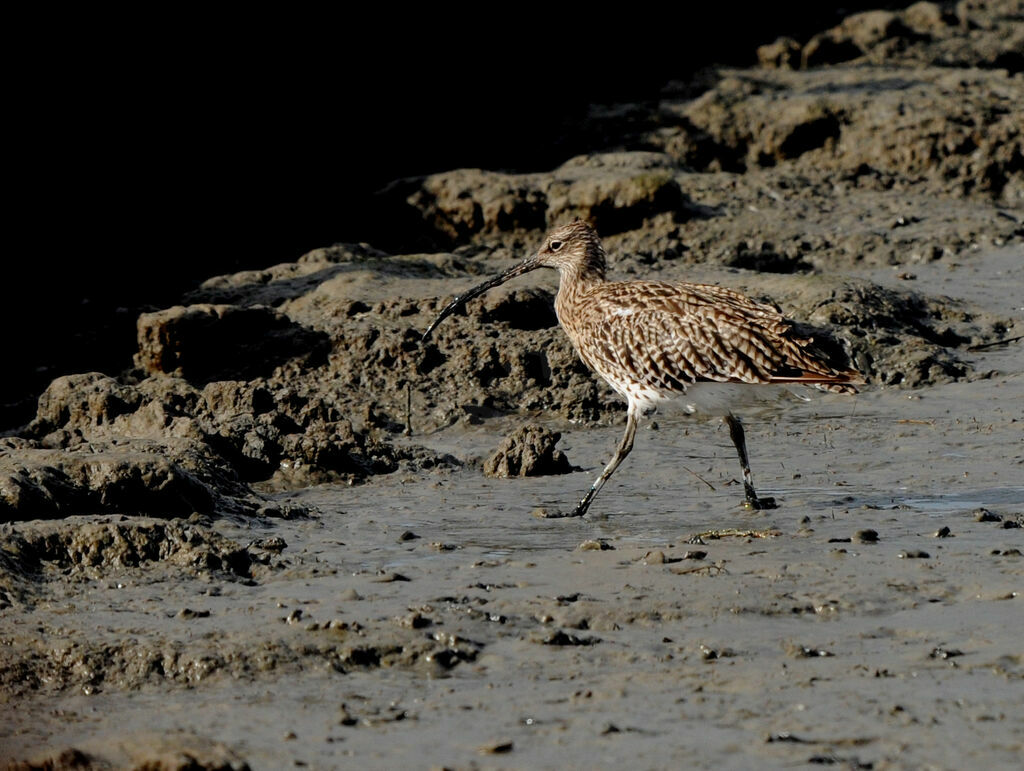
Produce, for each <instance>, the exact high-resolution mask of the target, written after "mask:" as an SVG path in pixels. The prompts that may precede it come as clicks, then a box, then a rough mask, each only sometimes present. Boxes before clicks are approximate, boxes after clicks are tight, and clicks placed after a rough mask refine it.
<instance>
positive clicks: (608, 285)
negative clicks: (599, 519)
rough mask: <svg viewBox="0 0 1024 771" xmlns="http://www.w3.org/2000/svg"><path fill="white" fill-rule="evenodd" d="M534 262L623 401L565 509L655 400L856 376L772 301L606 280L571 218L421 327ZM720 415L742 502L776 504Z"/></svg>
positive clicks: (700, 288) (739, 433)
mask: <svg viewBox="0 0 1024 771" xmlns="http://www.w3.org/2000/svg"><path fill="white" fill-rule="evenodd" d="M537 268H554V269H556V270H558V272H559V274H560V280H559V286H558V295H557V296H556V297H555V312H556V314H557V315H558V321H559V324H561V326H562V329H564V330H565V333H566V334H567V335H568V336H569V339H570V340H571V341H572V344H573V346H574V347H575V348H576V351H577V353H578V354H579V356H580V358H581V359H582V360H583V362H584V363H585V364H586V365H587V366H588V367H590V369H592V370H593V371H594V372H596V373H597V374H598V375H600V376H601V377H602V378H604V379H605V380H606V381H607V382H608V384H609V385H610V386H611V387H612V388H613V389H615V391H616V392H618V394H619V395H620V396H622V397H623V398H624V399H625V400H626V402H627V404H628V410H627V413H626V432H625V434H623V436H622V440H621V441H620V442H619V446H618V449H617V450H616V452H615V457H613V458H612V460H611V462H610V463H608V465H607V466H606V467H605V469H604V471H603V472H602V473H601V475H600V476H599V477H598V478H597V480H596V481H595V482H594V484H593V485H592V486H591V488H590V490H589V491H588V492H587V494H586V495H585V496H584V497H583V500H581V501H580V502H579V503H578V504H577V505H576V508H575V509H574V510H573V511H572V512H571V513H569V514H561V515H556V516H574V517H579V516H583V515H584V514H586V513H587V509H589V508H590V504H591V503H592V502H593V500H594V497H595V496H596V495H597V494H598V492H600V490H601V488H602V487H603V486H604V483H605V482H607V481H608V478H609V477H611V475H612V474H613V473H614V472H615V469H617V468H618V467H619V464H620V463H622V461H623V460H624V459H625V458H626V456H627V455H629V452H630V450H632V449H633V437H634V435H635V434H636V427H637V422H638V421H639V419H640V417H642V416H647V415H650V414H652V413H653V412H654V410H655V409H656V408H657V406H658V404H659V403H661V402H665V401H667V400H670V399H674V398H677V397H681V396H683V395H684V394H687V397H686V398H687V399H689V398H690V397H691V396H692V395H694V394H696V393H697V392H699V391H700V390H701V389H702V388H706V387H707V386H706V384H715V383H719V384H720V383H736V384H743V385H748V386H756V385H766V384H800V385H810V386H815V387H816V388H819V389H821V390H825V391H832V392H837V393H856V388H854V386H853V384H854V383H862V382H863V380H862V379H861V377H860V375H859V374H858V373H857V372H855V371H853V370H850V369H834V368H833V367H832V366H831V365H830V364H829V363H828V361H826V359H825V357H824V355H822V354H821V353H819V352H817V351H815V350H814V349H813V348H812V347H811V342H812V339H811V338H805V337H800V336H799V335H797V334H796V331H795V329H794V326H793V323H792V322H790V321H789V320H787V319H786V318H785V317H783V316H782V314H780V313H779V312H778V311H776V310H775V309H774V308H772V307H771V306H768V305H765V304H763V303H759V302H757V301H755V300H751V299H750V298H749V297H746V296H745V295H742V294H740V293H739V292H735V291H733V290H731V289H725V288H723V287H720V286H713V285H709V284H690V283H683V282H676V283H669V282H664V281H608V280H607V279H606V278H605V251H604V247H603V246H602V245H601V239H600V238H599V237H598V235H597V233H596V232H595V231H594V229H593V228H592V227H591V226H590V225H588V224H587V223H585V222H583V221H582V220H579V219H577V220H575V221H573V222H571V223H569V224H567V225H563V226H562V227H559V228H556V229H555V230H553V231H551V233H549V234H548V236H547V237H546V238H545V239H544V244H543V245H542V246H541V248H540V250H539V251H538V252H537V253H536V254H535V255H533V256H532V257H529V258H527V259H526V260H524V261H523V262H521V263H520V264H518V265H516V266H515V267H512V268H509V269H508V270H506V271H505V272H504V273H502V274H501V275H500V276H496V277H495V278H492V279H490V280H489V281H486V282H484V283H482V284H480V285H479V286H476V287H474V288H472V289H470V290H469V291H467V292H464V293H463V294H461V295H459V296H458V297H456V298H455V299H454V300H452V302H450V303H449V304H448V305H447V306H446V307H445V308H444V309H443V310H442V311H441V313H440V314H439V315H438V317H437V318H436V319H435V320H434V322H433V323H432V324H431V325H430V326H429V327H428V328H427V330H426V332H424V333H423V339H424V340H426V339H427V338H428V337H429V336H430V334H431V333H432V332H433V331H434V329H435V328H436V327H437V325H438V324H440V323H441V322H442V321H443V320H444V319H445V318H447V317H448V316H450V315H451V314H452V313H453V312H454V311H456V310H457V309H458V308H459V307H461V306H463V305H465V304H466V303H467V302H469V301H470V300H472V299H473V298H474V297H477V296H479V295H481V294H483V293H484V292H486V291H487V290H489V289H493V288H494V287H496V286H499V285H501V284H504V283H505V282H506V281H508V280H509V279H512V278H515V277H516V276H521V275H522V274H524V273H528V272H529V271H531V270H536V269H537ZM719 408H720V410H721V412H722V413H724V414H723V416H722V419H723V421H724V422H725V423H726V425H727V426H728V427H729V436H730V437H731V438H732V441H733V444H734V445H735V446H736V452H737V454H738V455H739V458H740V465H741V467H742V471H743V489H744V492H745V495H746V505H747V506H749V507H750V508H753V509H766V508H774V507H775V502H774V500H773V499H772V498H759V497H758V496H757V493H756V492H755V491H754V484H753V481H752V479H751V474H750V463H749V461H748V459H747V447H746V440H745V438H744V433H743V424H742V423H741V422H740V420H739V418H737V417H736V416H735V415H733V414H732V411H731V407H730V405H729V404H728V403H726V404H720V405H719Z"/></svg>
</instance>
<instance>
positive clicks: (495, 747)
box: [477, 742, 513, 755]
mask: <svg viewBox="0 0 1024 771" xmlns="http://www.w3.org/2000/svg"><path fill="white" fill-rule="evenodd" d="M512 746H513V745H512V742H496V743H494V744H485V745H483V746H482V747H480V748H479V749H478V750H477V752H479V753H480V754H481V755H500V754H504V753H506V752H512Z"/></svg>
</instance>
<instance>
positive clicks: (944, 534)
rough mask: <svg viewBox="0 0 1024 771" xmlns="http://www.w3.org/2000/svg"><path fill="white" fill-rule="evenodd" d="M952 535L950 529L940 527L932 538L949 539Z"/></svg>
mask: <svg viewBox="0 0 1024 771" xmlns="http://www.w3.org/2000/svg"><path fill="white" fill-rule="evenodd" d="M952 535H953V534H952V533H951V532H950V530H949V528H948V527H940V528H939V529H938V530H936V531H935V532H934V533H932V538H949V537H951V536H952Z"/></svg>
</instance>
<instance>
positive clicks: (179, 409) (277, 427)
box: [0, 373, 457, 518]
mask: <svg viewBox="0 0 1024 771" xmlns="http://www.w3.org/2000/svg"><path fill="white" fill-rule="evenodd" d="M327 374H328V375H329V373H327ZM349 410H350V405H349V404H346V403H344V402H343V401H342V400H341V399H340V398H339V396H338V395H337V394H336V393H335V392H334V391H333V389H332V388H324V384H321V383H318V382H316V381H308V382H307V381H302V380H297V379H295V378H294V376H289V377H287V378H285V379H284V381H283V382H281V381H273V380H272V381H264V380H259V379H257V380H253V381H239V380H218V381H213V382H210V383H207V384H206V385H205V386H204V387H203V388H202V389H201V390H200V389H198V388H197V387H196V386H194V385H192V384H190V383H189V382H188V381H186V380H185V379H183V378H178V377H170V376H159V377H152V378H147V379H145V380H142V381H140V382H137V383H124V382H120V381H118V380H116V379H114V378H111V377H108V376H105V375H102V374H100V373H85V374H81V375H69V376H66V377H62V378H58V379H57V380H55V381H54V382H53V384H52V385H51V386H50V388H49V389H47V391H46V392H45V393H44V394H43V396H42V397H41V398H40V402H39V411H38V414H37V417H36V419H35V420H34V421H33V422H32V424H30V426H29V431H28V434H29V436H30V437H37V439H36V440H35V444H36V445H38V446H39V447H41V448H45V449H46V451H47V452H43V450H35V451H32V450H21V451H17V452H15V451H14V450H11V451H9V452H8V453H7V455H8V456H10V459H9V462H5V461H4V456H3V455H0V464H3V463H6V465H0V468H3V469H4V470H5V471H6V472H7V474H8V481H7V483H6V484H5V486H4V487H3V489H4V490H7V491H8V492H6V493H5V494H4V499H5V500H7V501H8V503H7V505H8V508H9V514H10V516H18V517H19V518H23V517H24V516H26V514H25V512H29V511H36V512H39V515H40V516H54V515H60V514H62V513H66V512H69V511H72V510H74V508H75V507H76V506H86V509H85V510H89V511H121V512H125V513H133V512H134V513H141V512H145V513H151V514H158V513H165V514H174V513H187V512H189V511H203V512H207V511H211V510H218V511H249V510H252V509H254V508H258V506H259V502H258V499H257V497H256V496H254V494H253V492H252V490H251V489H250V488H249V487H248V484H249V483H253V482H263V481H266V482H268V484H269V486H270V487H271V488H274V489H277V488H281V487H285V488H287V487H294V486H304V485H307V484H312V483H314V482H323V481H332V480H344V481H356V480H359V479H364V478H365V477H367V476H369V475H373V474H380V473H390V472H393V471H395V470H396V469H397V468H398V467H399V465H400V463H402V462H407V463H409V464H413V465H416V466H418V467H432V466H434V465H439V464H440V465H446V464H447V465H449V466H451V465H452V464H456V463H457V461H456V460H455V459H454V458H452V457H451V456H444V457H441V456H432V455H431V454H430V453H426V452H425V451H423V450H422V449H419V448H415V447H409V448H397V447H395V446H394V445H392V444H390V443H389V442H387V441H385V440H384V439H382V438H379V437H376V436H372V435H371V431H370V430H369V429H370V428H372V427H367V428H364V429H361V430H356V429H355V428H353V425H352V423H351V421H350V420H349V419H348V418H347V417H345V416H346V415H349V414H351V413H350V411H349ZM132 453H134V454H132ZM15 456H17V457H16V458H15ZM15 460H17V461H18V462H19V463H20V464H21V465H18V466H16V467H15V466H14V465H12V464H14V462H15ZM83 469H84V470H83ZM87 472H88V473H87ZM16 512H22V513H21V514H16Z"/></svg>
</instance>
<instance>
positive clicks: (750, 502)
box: [743, 495, 779, 511]
mask: <svg viewBox="0 0 1024 771" xmlns="http://www.w3.org/2000/svg"><path fill="white" fill-rule="evenodd" d="M743 506H744V508H747V509H750V510H751V511H766V510H768V509H777V508H779V504H777V503H776V502H775V499H774V498H758V497H757V496H756V495H753V496H748V497H747V500H746V501H744V503H743Z"/></svg>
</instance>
